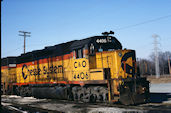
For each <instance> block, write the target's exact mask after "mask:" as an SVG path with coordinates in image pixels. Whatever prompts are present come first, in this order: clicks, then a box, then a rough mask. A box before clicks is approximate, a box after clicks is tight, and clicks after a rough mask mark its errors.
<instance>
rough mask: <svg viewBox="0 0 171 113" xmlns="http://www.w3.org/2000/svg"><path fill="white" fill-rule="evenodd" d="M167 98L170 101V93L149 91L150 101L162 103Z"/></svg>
mask: <svg viewBox="0 0 171 113" xmlns="http://www.w3.org/2000/svg"><path fill="white" fill-rule="evenodd" d="M169 100H170V101H171V93H150V101H151V103H162V102H163V101H169Z"/></svg>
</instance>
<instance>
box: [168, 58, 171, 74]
mask: <svg viewBox="0 0 171 113" xmlns="http://www.w3.org/2000/svg"><path fill="white" fill-rule="evenodd" d="M168 66H169V73H170V75H171V68H170V58H169V56H168Z"/></svg>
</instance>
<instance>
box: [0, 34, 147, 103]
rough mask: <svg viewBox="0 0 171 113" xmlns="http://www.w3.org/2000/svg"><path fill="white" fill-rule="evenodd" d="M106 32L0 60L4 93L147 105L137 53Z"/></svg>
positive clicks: (145, 84) (144, 79) (145, 86)
mask: <svg viewBox="0 0 171 113" xmlns="http://www.w3.org/2000/svg"><path fill="white" fill-rule="evenodd" d="M112 34H114V32H112V31H110V32H104V33H103V34H102V35H101V36H93V37H89V38H86V39H82V40H73V41H70V42H66V43H61V44H57V45H54V46H48V47H45V48H44V49H42V50H35V51H32V52H28V53H25V54H21V55H20V56H17V57H7V58H3V59H1V79H2V80H1V92H2V93H3V94H17V95H21V96H34V97H36V98H54V99H68V100H72V101H83V102H110V103H111V102H112V103H113V102H120V103H122V104H125V105H130V104H132V105H134V104H140V103H146V102H147V101H148V100H149V82H148V81H147V80H146V78H143V77H140V76H138V75H137V67H136V56H135V51H134V50H130V49H122V45H121V43H120V42H119V41H118V40H117V39H116V38H115V37H114V36H112Z"/></svg>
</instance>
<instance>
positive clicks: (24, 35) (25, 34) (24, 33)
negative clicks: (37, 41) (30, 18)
mask: <svg viewBox="0 0 171 113" xmlns="http://www.w3.org/2000/svg"><path fill="white" fill-rule="evenodd" d="M19 33H23V34H19V36H23V37H24V54H25V50H26V37H30V35H27V34H31V33H30V32H26V31H19Z"/></svg>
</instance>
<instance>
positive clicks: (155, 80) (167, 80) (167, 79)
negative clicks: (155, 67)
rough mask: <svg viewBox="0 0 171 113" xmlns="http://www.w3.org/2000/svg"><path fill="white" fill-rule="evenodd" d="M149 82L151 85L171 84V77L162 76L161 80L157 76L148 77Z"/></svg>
mask: <svg viewBox="0 0 171 113" xmlns="http://www.w3.org/2000/svg"><path fill="white" fill-rule="evenodd" d="M147 80H149V81H150V83H156V84H158V83H171V75H161V76H160V78H156V77H155V76H148V77H147Z"/></svg>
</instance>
